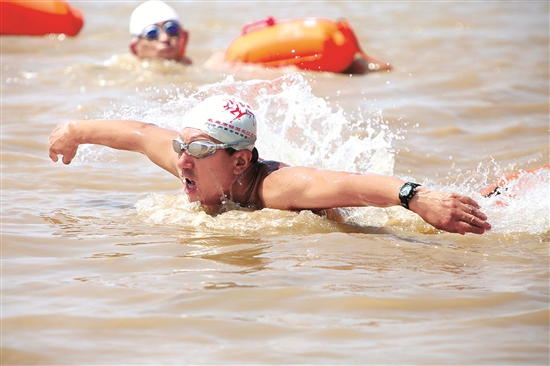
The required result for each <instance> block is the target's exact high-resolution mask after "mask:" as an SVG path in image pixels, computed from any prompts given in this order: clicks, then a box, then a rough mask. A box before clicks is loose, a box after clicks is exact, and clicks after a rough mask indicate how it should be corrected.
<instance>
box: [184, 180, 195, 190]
mask: <svg viewBox="0 0 550 366" xmlns="http://www.w3.org/2000/svg"><path fill="white" fill-rule="evenodd" d="M184 184H185V187H186V188H187V189H188V190H193V189H194V188H195V181H192V180H191V179H189V178H185V180H184Z"/></svg>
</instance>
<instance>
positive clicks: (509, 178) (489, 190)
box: [479, 164, 550, 205]
mask: <svg viewBox="0 0 550 366" xmlns="http://www.w3.org/2000/svg"><path fill="white" fill-rule="evenodd" d="M541 169H548V170H550V164H546V165H541V166H538V167H536V168H531V169H526V170H520V171H517V172H513V173H509V174H506V175H505V176H504V177H502V178H500V179H499V180H498V181H496V182H494V183H493V184H491V185H490V186H488V187H485V188H483V189H482V190H481V191H479V193H481V195H482V196H483V197H493V196H498V195H500V194H503V193H504V192H506V191H507V190H508V187H506V186H507V185H508V184H509V183H511V182H513V181H515V180H517V179H519V178H521V177H523V176H525V174H534V173H536V172H537V171H539V170H541ZM523 188H524V187H523ZM512 195H513V194H512ZM497 203H498V204H500V205H502V203H501V202H497Z"/></svg>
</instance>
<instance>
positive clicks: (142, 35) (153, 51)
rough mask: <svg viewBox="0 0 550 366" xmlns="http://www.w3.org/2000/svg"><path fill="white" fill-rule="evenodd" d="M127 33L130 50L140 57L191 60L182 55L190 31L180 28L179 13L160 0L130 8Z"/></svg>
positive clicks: (187, 61)
mask: <svg viewBox="0 0 550 366" xmlns="http://www.w3.org/2000/svg"><path fill="white" fill-rule="evenodd" d="M130 33H131V34H132V36H133V38H132V41H131V42H130V49H131V50H132V52H133V53H134V54H135V55H136V56H137V57H139V58H149V59H165V60H176V61H179V62H182V63H184V64H190V63H191V60H190V59H189V58H187V57H186V56H185V48H186V46H187V41H188V38H189V33H188V32H187V31H186V30H185V29H183V27H182V25H181V22H180V17H179V15H178V13H176V11H175V10H174V9H173V8H172V7H170V6H169V5H167V4H166V3H164V2H162V1H160V0H148V1H146V2H144V3H143V4H141V5H140V6H138V7H137V8H136V9H135V10H134V11H133V13H132V16H131V17H130Z"/></svg>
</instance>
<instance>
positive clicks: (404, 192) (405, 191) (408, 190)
mask: <svg viewBox="0 0 550 366" xmlns="http://www.w3.org/2000/svg"><path fill="white" fill-rule="evenodd" d="M411 190H412V187H411V186H410V185H408V184H407V185H405V186H403V187H401V195H403V196H408V195H409V193H411Z"/></svg>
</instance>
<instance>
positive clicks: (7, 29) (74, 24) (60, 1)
mask: <svg viewBox="0 0 550 366" xmlns="http://www.w3.org/2000/svg"><path fill="white" fill-rule="evenodd" d="M0 14H1V16H0V17H1V19H0V34H2V35H28V36H39V35H45V34H49V33H64V34H66V35H68V36H76V35H77V34H78V32H79V31H80V29H81V28H82V25H83V24H84V17H83V15H82V12H81V11H80V10H78V9H75V8H73V7H71V6H70V5H69V3H68V2H67V1H65V0H44V1H30V0H1V1H0Z"/></svg>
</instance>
